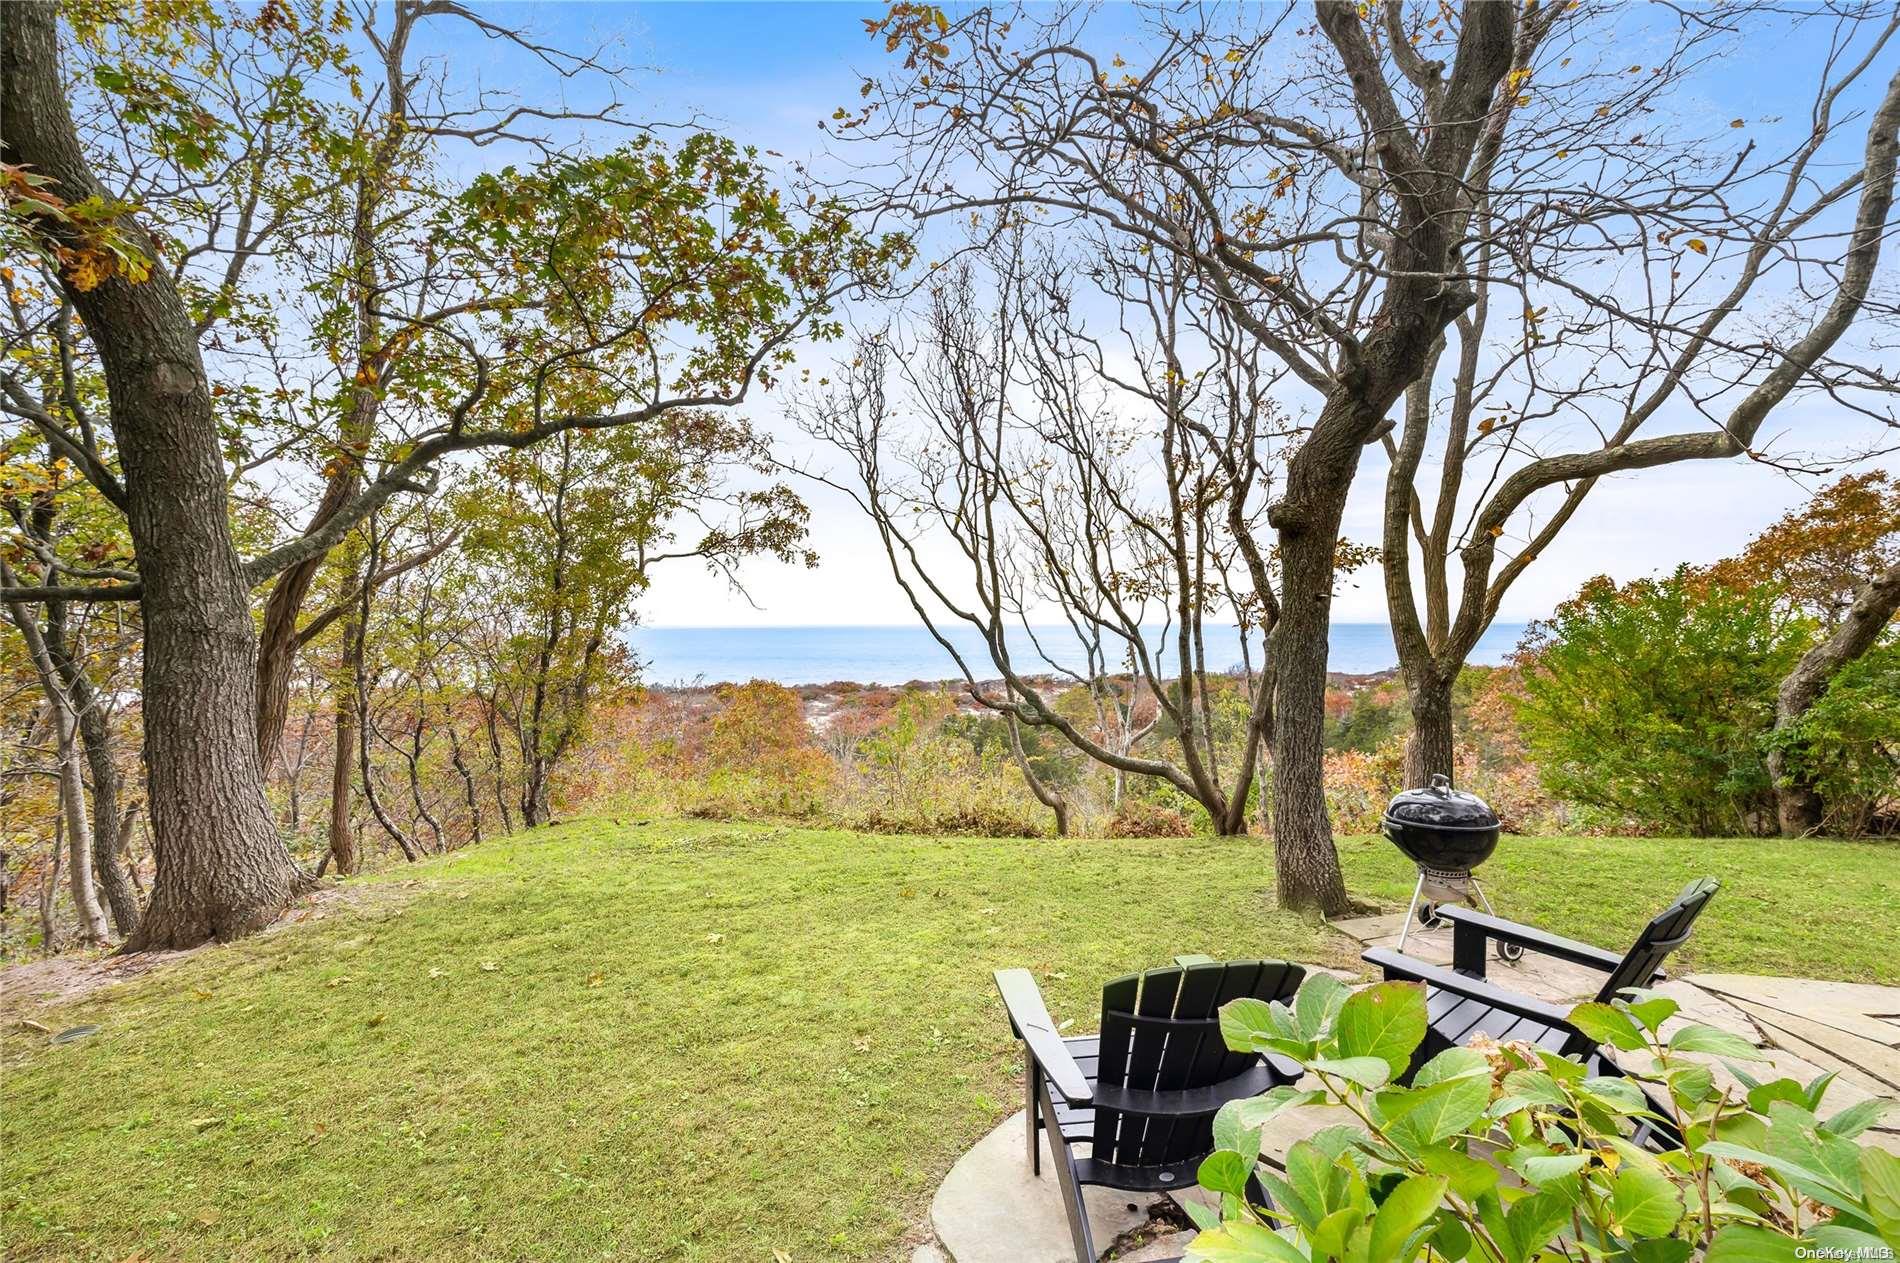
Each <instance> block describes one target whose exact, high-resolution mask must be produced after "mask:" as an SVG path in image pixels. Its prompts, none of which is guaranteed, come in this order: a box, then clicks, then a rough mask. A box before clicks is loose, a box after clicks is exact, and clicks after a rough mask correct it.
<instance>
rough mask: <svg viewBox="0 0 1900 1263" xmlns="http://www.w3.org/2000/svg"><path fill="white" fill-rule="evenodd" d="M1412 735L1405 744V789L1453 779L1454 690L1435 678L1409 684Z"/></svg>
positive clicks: (1454, 755) (1409, 682)
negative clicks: (1433, 779)
mask: <svg viewBox="0 0 1900 1263" xmlns="http://www.w3.org/2000/svg"><path fill="white" fill-rule="evenodd" d="M1406 683H1407V684H1408V685H1409V686H1410V687H1409V689H1408V690H1407V691H1408V692H1409V693H1410V696H1411V703H1412V734H1411V736H1409V737H1407V738H1406V740H1405V785H1406V788H1408V789H1415V788H1419V787H1422V786H1426V785H1430V784H1431V783H1432V777H1434V776H1443V777H1445V778H1446V779H1447V780H1450V779H1452V768H1453V763H1454V761H1455V758H1456V750H1455V738H1454V736H1453V733H1452V726H1451V686H1450V685H1448V684H1447V683H1445V682H1444V681H1443V680H1440V679H1438V678H1436V677H1435V676H1434V677H1432V678H1430V679H1421V680H1408V681H1407V682H1406Z"/></svg>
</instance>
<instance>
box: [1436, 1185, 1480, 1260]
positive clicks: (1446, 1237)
mask: <svg viewBox="0 0 1900 1263" xmlns="http://www.w3.org/2000/svg"><path fill="white" fill-rule="evenodd" d="M1454 1187H1456V1186H1455V1185H1454ZM1471 1246H1472V1240H1471V1232H1470V1230H1468V1229H1467V1228H1466V1227H1465V1226H1464V1225H1463V1224H1461V1223H1459V1222H1458V1220H1457V1219H1456V1217H1454V1216H1452V1215H1440V1216H1439V1217H1438V1226H1437V1227H1436V1228H1433V1229H1432V1249H1433V1251H1434V1252H1436V1253H1438V1254H1439V1255H1442V1256H1443V1257H1445V1258H1447V1259H1451V1260H1453V1261H1454V1263H1455V1261H1456V1260H1458V1259H1463V1258H1467V1257H1469V1256H1470V1254H1471Z"/></svg>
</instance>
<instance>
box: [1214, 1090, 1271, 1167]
mask: <svg viewBox="0 0 1900 1263" xmlns="http://www.w3.org/2000/svg"><path fill="white" fill-rule="evenodd" d="M1250 1104H1252V1101H1251V1100H1239V1101H1229V1102H1227V1104H1225V1105H1223V1106H1221V1107H1220V1111H1219V1112H1218V1113H1217V1114H1215V1115H1214V1147H1215V1148H1216V1149H1229V1150H1232V1151H1234V1152H1236V1153H1238V1154H1240V1156H1241V1157H1243V1158H1258V1157H1259V1156H1260V1127H1259V1125H1258V1124H1254V1123H1249V1122H1247V1121H1245V1120H1244V1118H1243V1112H1244V1110H1245V1108H1246V1107H1247V1106H1248V1105H1250Z"/></svg>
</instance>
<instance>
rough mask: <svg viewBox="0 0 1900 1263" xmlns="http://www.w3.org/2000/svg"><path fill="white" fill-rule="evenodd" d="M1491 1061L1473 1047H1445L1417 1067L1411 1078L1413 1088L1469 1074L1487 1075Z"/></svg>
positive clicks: (1425, 1086)
mask: <svg viewBox="0 0 1900 1263" xmlns="http://www.w3.org/2000/svg"><path fill="white" fill-rule="evenodd" d="M1490 1073H1491V1063H1490V1062H1488V1061H1486V1060H1485V1059H1484V1054H1483V1053H1481V1052H1479V1051H1478V1050H1477V1049H1475V1048H1457V1047H1454V1048H1447V1049H1446V1050H1445V1051H1444V1052H1441V1053H1439V1054H1438V1055H1437V1056H1436V1057H1433V1058H1432V1059H1431V1060H1430V1061H1428V1062H1426V1063H1425V1064H1424V1065H1422V1066H1420V1067H1419V1068H1418V1073H1417V1074H1416V1075H1414V1076H1413V1078H1412V1086H1413V1087H1415V1088H1428V1087H1430V1086H1431V1085H1432V1084H1434V1083H1443V1082H1444V1081H1445V1080H1447V1079H1462V1078H1465V1077H1467V1076H1469V1075H1477V1074H1482V1075H1488V1074H1490Z"/></svg>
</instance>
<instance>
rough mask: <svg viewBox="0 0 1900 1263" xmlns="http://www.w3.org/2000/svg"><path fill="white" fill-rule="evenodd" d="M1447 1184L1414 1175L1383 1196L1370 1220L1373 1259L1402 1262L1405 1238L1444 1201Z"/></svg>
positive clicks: (1446, 1182) (1426, 1176) (1433, 1176)
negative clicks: (1383, 1198)
mask: <svg viewBox="0 0 1900 1263" xmlns="http://www.w3.org/2000/svg"><path fill="white" fill-rule="evenodd" d="M1447 1184H1448V1181H1446V1180H1445V1179H1444V1177H1442V1176H1436V1175H1414V1176H1412V1177H1410V1178H1409V1179H1406V1180H1403V1181H1401V1182H1400V1183H1399V1185H1398V1187H1396V1188H1394V1189H1393V1190H1392V1191H1391V1192H1390V1193H1388V1194H1386V1198H1385V1201H1384V1202H1383V1203H1382V1204H1381V1205H1380V1206H1379V1212H1378V1214H1376V1215H1374V1216H1373V1217H1372V1249H1371V1253H1370V1256H1369V1257H1371V1258H1374V1259H1379V1260H1381V1261H1382V1263H1383V1261H1384V1260H1393V1261H1394V1263H1402V1261H1403V1258H1404V1254H1405V1251H1404V1250H1403V1249H1402V1247H1403V1246H1404V1245H1405V1242H1406V1239H1407V1238H1408V1237H1410V1236H1411V1235H1412V1233H1413V1232H1415V1231H1416V1230H1417V1229H1419V1228H1420V1227H1422V1226H1423V1225H1424V1223H1425V1221H1426V1220H1427V1219H1430V1218H1431V1217H1432V1212H1433V1211H1435V1210H1437V1209H1438V1206H1439V1203H1440V1202H1442V1201H1444V1199H1445V1188H1446V1186H1447Z"/></svg>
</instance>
